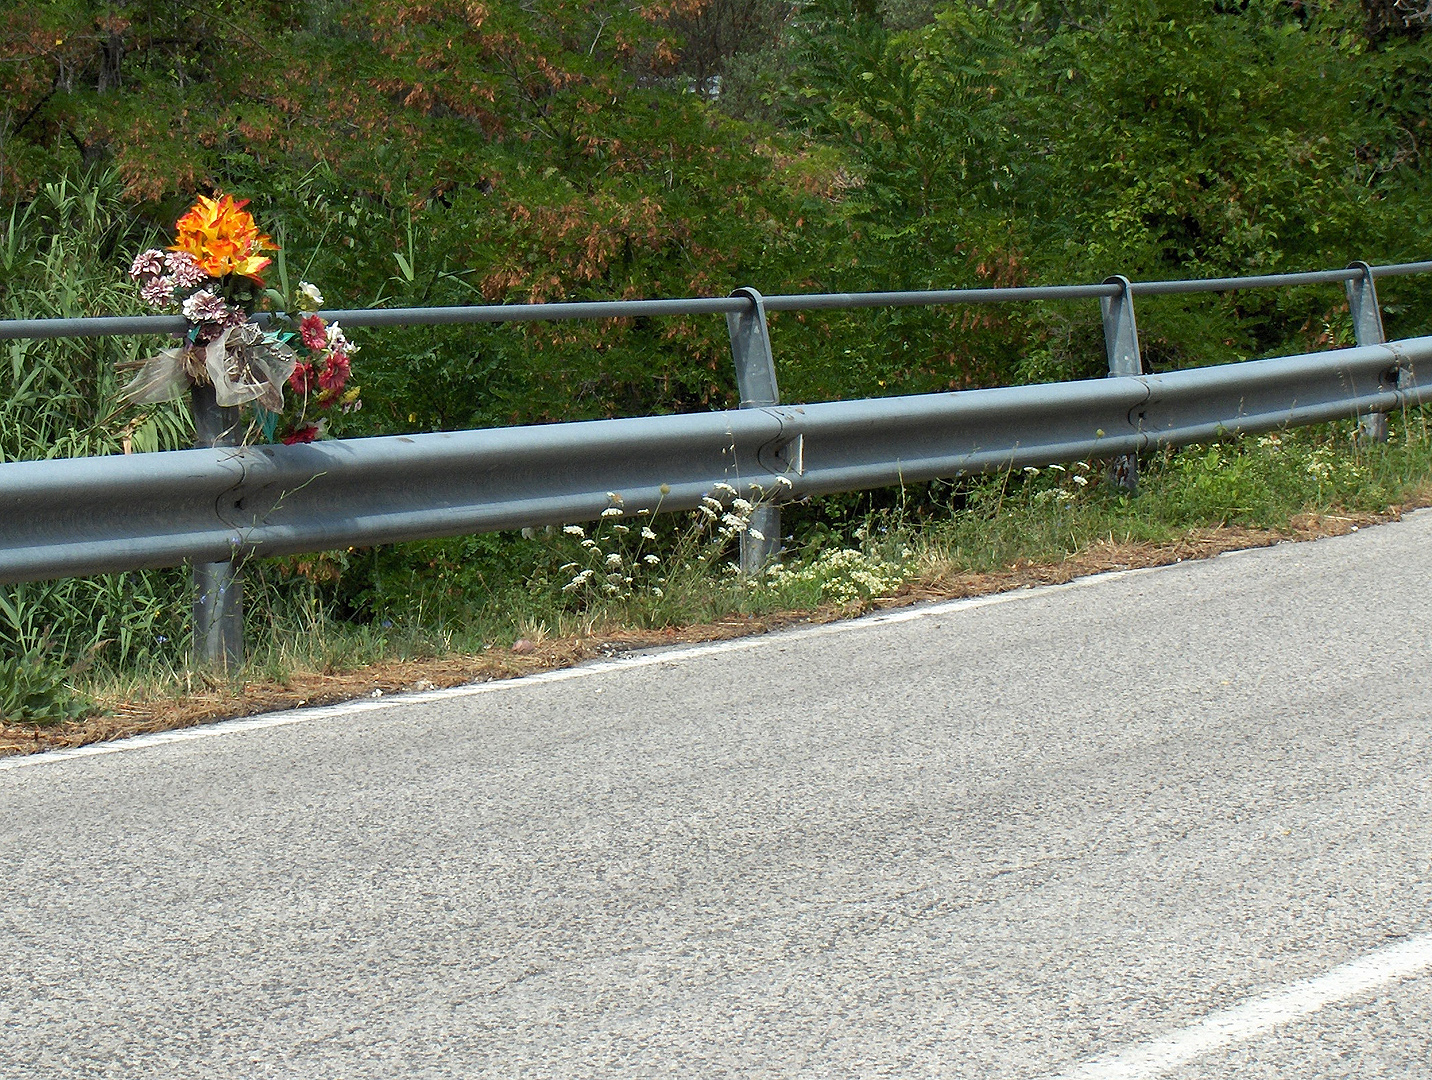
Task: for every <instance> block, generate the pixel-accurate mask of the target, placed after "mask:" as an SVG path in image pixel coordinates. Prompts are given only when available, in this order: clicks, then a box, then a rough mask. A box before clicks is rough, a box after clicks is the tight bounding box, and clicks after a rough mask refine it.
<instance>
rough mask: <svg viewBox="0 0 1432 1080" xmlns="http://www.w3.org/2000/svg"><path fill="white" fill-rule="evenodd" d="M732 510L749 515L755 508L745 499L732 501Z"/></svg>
mask: <svg viewBox="0 0 1432 1080" xmlns="http://www.w3.org/2000/svg"><path fill="white" fill-rule="evenodd" d="M731 509H733V510H736V511H739V512H740V513H742V514H749V513H750V512H751V511H752V510H754V509H755V507H754V506H752V505H751V504H750V503H749V502H747V501H746V500H745V499H733V500H732V501H731Z"/></svg>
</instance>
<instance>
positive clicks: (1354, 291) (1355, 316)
mask: <svg viewBox="0 0 1432 1080" xmlns="http://www.w3.org/2000/svg"><path fill="white" fill-rule="evenodd" d="M1348 269H1349V270H1360V271H1362V274H1361V276H1360V277H1355V278H1351V279H1349V280H1348V282H1347V306H1348V310H1349V311H1350V312H1351V313H1352V331H1353V335H1354V340H1356V341H1357V343H1358V344H1359V345H1381V344H1383V343H1384V342H1385V341H1387V336H1386V334H1384V333H1383V329H1382V308H1381V307H1379V306H1378V303H1377V285H1376V283H1375V282H1374V281H1373V279H1372V267H1370V266H1368V265H1367V263H1365V262H1351V263H1348ZM1357 435H1358V438H1360V439H1365V440H1367V441H1368V442H1386V441H1387V414H1386V413H1367V414H1366V415H1365V416H1363V418H1362V420H1361V421H1359V422H1358V427H1357Z"/></svg>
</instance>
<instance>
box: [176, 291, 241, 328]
mask: <svg viewBox="0 0 1432 1080" xmlns="http://www.w3.org/2000/svg"><path fill="white" fill-rule="evenodd" d="M182 310H183V312H184V318H186V319H188V320H189V321H190V322H193V323H224V322H228V321H229V319H228V317H229V315H230V313H231V309H230V307H229V305H228V304H226V303H224V300H223V297H221V296H219V295H217V294H216V293H214V292H211V291H210V290H208V289H200V290H199V291H198V292H196V293H192V294H191V295H189V296H188V297H187V298H186V299H185V300H184V306H183V309H182ZM244 321H248V320H247V316H246V317H245V319H244Z"/></svg>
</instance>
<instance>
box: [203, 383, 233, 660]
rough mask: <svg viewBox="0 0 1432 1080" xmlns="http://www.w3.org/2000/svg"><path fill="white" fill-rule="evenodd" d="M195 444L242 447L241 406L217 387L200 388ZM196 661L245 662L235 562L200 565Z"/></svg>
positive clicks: (204, 446)
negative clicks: (218, 396)
mask: <svg viewBox="0 0 1432 1080" xmlns="http://www.w3.org/2000/svg"><path fill="white" fill-rule="evenodd" d="M190 400H191V402H192V404H193V407H194V448H195V449H196V450H203V449H208V448H211V447H215V446H237V445H239V435H240V429H239V424H240V420H239V410H238V408H237V407H230V408H221V407H220V406H219V404H218V402H217V401H215V400H214V388H213V387H212V386H195V387H194V388H193V390H192V392H191V395H190ZM192 576H193V580H194V663H195V665H196V666H198V667H208V668H224V669H226V670H230V671H232V670H236V669H237V668H238V667H239V666H240V665H241V664H243V662H244V583H243V579H242V578H241V577H240V576H239V573H238V571H237V569H236V568H235V566H234V564H233V563H232V562H218V563H194V564H193V570H192Z"/></svg>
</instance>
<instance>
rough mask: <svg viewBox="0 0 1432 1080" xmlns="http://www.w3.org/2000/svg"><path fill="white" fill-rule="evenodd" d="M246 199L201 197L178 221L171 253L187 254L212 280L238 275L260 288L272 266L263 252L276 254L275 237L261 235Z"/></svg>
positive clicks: (230, 196) (224, 196)
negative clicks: (266, 271) (261, 275)
mask: <svg viewBox="0 0 1432 1080" xmlns="http://www.w3.org/2000/svg"><path fill="white" fill-rule="evenodd" d="M247 205H248V200H247V199H235V198H234V197H233V196H232V195H221V196H220V197H219V198H217V199H210V198H208V197H206V196H204V195H200V196H199V200H198V202H196V203H195V204H194V205H193V206H192V207H190V209H189V212H188V213H187V214H185V215H184V216H183V217H181V218H180V219H179V222H178V224H177V225H176V235H175V238H174V241H175V242H174V244H173V246H172V247H170V249H169V250H170V251H186V252H188V253H189V254H190V255H192V256H193V257H194V261H195V262H196V263H198V265H199V266H200V267H201V268H202V269H203V271H204V273H206V274H208V275H209V276H210V277H216V278H218V277H225V276H227V275H229V274H237V275H239V276H240V277H246V278H249V279H251V280H253V281H254V282H257V283H258V284H259V285H262V284H263V279H262V278H261V277H259V275H260V274H261V273H262V272H263V271H264V270H265V269H266V268H267V267H268V266H269V264H270V263H272V262H273V260H272V259H270V258H268V257H266V256H264V255H262V254H261V252H264V251H277V250H278V248H277V246H276V245H275V244H274V242H273V237H271V236H267V235H266V234H264V233H261V232H259V228H258V225H257V224H255V223H254V216H253V215H252V214H250V213H249V212H248V211H247V210H245V209H244V207H245V206H247Z"/></svg>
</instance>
